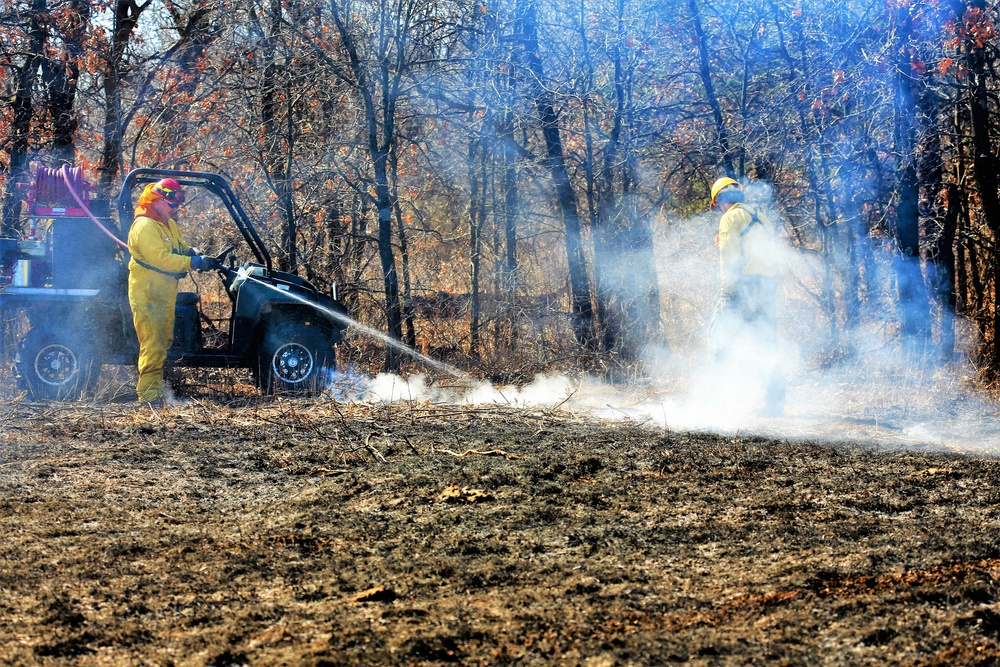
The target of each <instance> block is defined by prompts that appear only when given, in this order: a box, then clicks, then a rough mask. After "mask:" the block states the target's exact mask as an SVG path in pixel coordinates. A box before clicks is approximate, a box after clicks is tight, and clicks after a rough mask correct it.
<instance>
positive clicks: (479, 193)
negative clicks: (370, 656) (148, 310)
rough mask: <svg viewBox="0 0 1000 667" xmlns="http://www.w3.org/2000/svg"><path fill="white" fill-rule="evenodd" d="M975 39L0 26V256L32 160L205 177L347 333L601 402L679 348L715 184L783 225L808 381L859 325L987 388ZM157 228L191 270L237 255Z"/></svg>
mask: <svg viewBox="0 0 1000 667" xmlns="http://www.w3.org/2000/svg"><path fill="white" fill-rule="evenodd" d="M997 18H998V5H997V3H996V2H995V1H992V0H940V1H937V0H934V1H909V0H846V1H845V2H838V3H833V2H827V1H817V0H803V1H802V2H799V1H798V0H792V1H788V0H752V1H750V2H739V1H736V2H731V3H721V2H717V1H715V0H712V1H709V0H655V1H650V0H646V1H643V2H634V1H632V0H576V1H575V2H568V1H567V2H563V1H562V0H549V1H537V0H497V1H496V2H475V1H469V0H443V1H442V0H433V1H427V0H365V1H359V2H352V1H350V0H329V1H327V2H320V3H313V2H310V1H309V0H296V1H295V2H291V1H289V0H268V1H265V2H255V1H252V0H247V1H243V0H234V1H228V0H227V1H221V0H195V1H193V2H164V1H163V0H145V1H144V2H137V1H135V0H120V1H118V2H111V3H108V2H88V1H87V0H3V1H2V2H0V35H2V43H0V89H2V95H0V187H2V189H3V219H2V224H3V229H2V235H3V236H20V235H22V234H24V233H26V231H27V230H24V229H21V226H22V223H21V219H20V207H21V197H22V195H23V186H24V184H27V183H29V182H30V180H31V169H32V168H33V167H34V166H37V165H47V166H59V165H60V164H71V165H78V166H81V167H83V168H84V169H85V171H86V173H87V175H88V177H89V178H91V180H93V181H94V182H95V183H96V184H97V196H103V197H114V196H116V195H117V191H118V185H119V184H120V182H121V179H122V178H123V177H124V174H125V173H126V172H127V171H128V170H130V169H132V168H136V167H151V166H161V167H167V168H177V169H191V170H199V171H211V172H218V173H221V174H223V175H225V176H226V177H227V178H229V179H231V180H232V181H233V183H234V185H235V187H236V189H237V192H238V193H239V194H240V196H241V198H242V199H243V200H244V203H245V205H247V208H248V209H249V210H250V211H251V214H252V216H253V217H254V218H255V219H257V220H259V221H260V225H261V230H262V235H263V236H264V237H265V241H266V242H267V243H268V245H269V247H271V248H272V249H274V251H275V258H276V264H277V265H278V267H279V268H281V269H283V270H286V271H292V272H296V273H298V274H300V275H302V276H304V277H306V278H308V279H309V280H311V281H312V282H314V283H315V284H316V285H317V286H318V287H320V288H321V289H324V290H326V289H328V288H329V287H330V285H332V284H333V283H336V284H337V285H338V287H339V294H340V296H341V299H342V300H343V301H344V302H345V304H346V305H347V306H348V308H349V309H350V312H351V313H352V315H353V316H354V317H356V318H357V319H359V320H360V321H362V322H365V323H367V324H370V325H372V326H374V327H376V328H379V329H381V330H383V331H387V332H388V334H389V335H390V336H392V337H394V338H397V339H399V340H402V341H404V342H405V343H407V344H409V345H411V346H414V347H416V348H418V349H421V350H423V351H424V352H427V353H429V354H431V355H433V356H436V357H439V358H446V359H448V360H450V361H453V362H460V364H461V365H463V366H465V367H471V368H476V369H477V370H478V371H479V372H481V373H482V374H483V375H485V376H487V377H490V378H491V379H503V380H509V379H517V378H521V377H526V376H529V375H530V373H532V372H537V371H539V370H545V369H552V368H555V367H559V366H560V365H563V366H568V365H572V366H573V367H574V368H580V367H584V368H587V369H589V370H598V371H604V372H606V373H609V374H611V375H618V374H620V372H621V371H623V370H626V371H627V370H630V369H632V368H634V367H635V364H634V362H635V361H637V360H638V359H640V358H642V357H644V356H646V355H648V353H649V351H650V350H651V349H656V350H664V349H666V350H670V349H677V348H683V347H685V346H697V344H698V343H696V342H694V341H695V339H697V340H701V335H700V333H699V332H702V331H703V328H704V325H705V323H706V322H707V319H708V318H709V317H710V315H711V304H712V301H713V299H714V282H715V280H716V277H715V273H716V272H717V268H716V266H715V264H714V262H715V261H716V260H715V257H714V253H715V249H714V247H713V246H712V238H713V237H714V233H715V226H716V225H717V217H715V216H712V215H710V214H709V213H708V211H707V209H708V190H709V187H710V184H711V182H712V181H713V180H714V179H715V178H717V177H719V176H723V175H729V176H732V177H736V178H739V179H742V180H744V182H745V183H746V184H747V191H748V194H749V196H750V199H751V200H752V201H753V202H754V203H756V204H757V205H758V206H761V207H762V209H764V210H767V211H768V213H769V214H770V215H771V216H772V217H773V218H774V219H775V220H776V221H779V223H780V228H781V233H782V236H783V238H786V239H787V241H788V247H789V248H790V250H791V253H790V254H789V256H790V257H794V258H795V259H794V262H790V263H794V264H795V266H796V267H797V268H796V269H795V270H793V271H790V276H791V279H790V280H788V281H786V284H787V285H788V286H789V287H788V288H787V290H794V291H795V294H796V295H797V296H796V299H797V300H793V299H791V298H790V297H788V296H787V294H788V292H787V291H786V301H785V305H784V308H785V312H786V313H788V314H794V313H800V314H801V312H804V310H805V308H798V307H797V306H796V305H795V304H796V303H799V304H808V306H809V312H810V313H812V315H811V316H810V318H807V319H803V318H802V317H798V318H796V319H795V321H796V322H797V324H796V326H797V328H798V334H800V335H799V336H798V338H799V340H801V338H802V336H801V334H804V333H805V332H808V334H809V338H810V341H811V342H810V344H809V350H808V353H809V355H811V358H812V360H813V361H814V362H816V363H819V364H834V363H837V362H838V360H841V359H847V358H850V357H852V356H854V355H855V354H857V350H856V349H854V347H855V346H856V345H857V343H856V341H857V340H858V338H855V337H853V336H852V335H851V332H854V331H858V330H866V331H873V332H875V333H876V334H877V336H878V337H879V340H880V341H882V343H880V344H886V345H892V346H895V347H897V348H898V349H900V350H902V351H904V352H907V353H912V354H913V355H915V356H917V357H920V358H923V359H934V360H943V361H945V362H948V361H951V360H954V359H955V358H957V357H959V356H962V357H963V358H964V357H966V356H967V357H968V358H971V359H972V360H973V361H974V363H975V364H976V367H977V369H978V370H979V371H980V373H981V377H983V378H985V379H986V380H992V379H994V378H995V377H996V375H997V374H998V372H1000V333H998V332H1000V308H998V307H997V304H998V302H1000V299H998V290H1000V247H998V239H1000V178H998V173H1000V163H998V148H997V145H998V142H1000V123H998V119H1000V108H998V97H997V92H998V73H997V64H998V51H997V45H998V43H997V38H996V22H997ZM19 188H20V189H19ZM182 227H184V228H185V229H187V230H189V231H188V232H187V233H188V235H189V236H190V237H191V238H189V241H191V242H192V243H193V244H194V245H198V246H199V247H201V248H203V250H205V251H206V252H210V251H218V250H221V249H222V248H223V247H225V246H226V245H227V239H228V238H229V237H231V236H233V235H234V234H235V230H234V229H232V228H230V226H229V225H228V224H227V223H224V222H221V221H220V220H219V219H217V218H213V217H211V216H206V215H198V214H194V213H192V214H191V215H190V216H189V217H187V218H184V219H182ZM696 258H699V259H698V260H697V261H696ZM701 258H703V259H705V261H704V262H702V261H701ZM790 319H791V318H790ZM786 335H790V336H792V337H793V338H794V337H795V336H796V331H794V330H793V331H786ZM966 353H968V354H966ZM349 354H350V355H353V356H354V358H355V359H367V360H368V361H372V360H374V359H375V355H376V354H377V355H383V354H384V356H379V361H378V363H379V364H380V365H381V366H383V367H384V368H385V369H386V370H393V371H395V370H399V369H400V367H401V364H402V363H403V361H404V360H403V359H402V358H401V357H400V356H399V355H398V354H397V353H395V352H393V350H392V349H391V348H389V349H387V350H384V351H383V350H381V348H377V347H375V346H370V345H369V344H368V343H367V342H366V341H364V340H355V341H353V343H352V347H351V350H350V351H349Z"/></svg>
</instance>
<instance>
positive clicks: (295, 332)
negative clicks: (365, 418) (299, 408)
mask: <svg viewBox="0 0 1000 667" xmlns="http://www.w3.org/2000/svg"><path fill="white" fill-rule="evenodd" d="M335 368H336V360H335V358H334V355H333V349H332V347H331V345H330V341H329V339H328V338H327V337H326V336H324V335H322V334H321V333H320V332H319V331H316V330H315V329H311V328H309V327H306V326H303V325H298V326H286V327H280V328H278V329H275V330H270V331H268V332H267V334H266V335H265V336H264V340H263V344H262V345H261V348H260V354H259V356H258V363H257V368H256V373H255V374H256V376H257V384H258V385H259V386H260V388H261V391H263V392H264V393H265V394H275V393H290V394H297V395H305V396H309V395H315V394H319V393H322V391H323V390H324V389H325V388H326V386H327V384H328V382H329V375H330V372H331V371H332V370H334V369H335Z"/></svg>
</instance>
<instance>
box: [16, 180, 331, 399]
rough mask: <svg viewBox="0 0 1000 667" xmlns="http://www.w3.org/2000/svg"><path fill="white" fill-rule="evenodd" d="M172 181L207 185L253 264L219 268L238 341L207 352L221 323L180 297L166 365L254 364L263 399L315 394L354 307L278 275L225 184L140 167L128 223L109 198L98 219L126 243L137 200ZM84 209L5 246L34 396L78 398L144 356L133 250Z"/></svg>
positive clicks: (23, 363)
mask: <svg viewBox="0 0 1000 667" xmlns="http://www.w3.org/2000/svg"><path fill="white" fill-rule="evenodd" d="M167 177H169V178H174V179H176V180H177V181H178V182H180V184H181V185H182V186H183V187H184V188H185V189H186V190H187V191H188V192H191V191H192V190H194V189H202V190H204V191H207V192H209V193H211V194H212V195H214V196H215V197H217V198H218V200H219V201H220V202H221V203H222V204H223V205H224V206H225V207H226V209H227V210H228V211H229V214H230V216H231V217H232V219H233V221H234V222H235V223H236V227H237V229H238V230H239V231H240V234H241V236H242V237H243V239H244V241H245V242H246V245H247V248H248V249H249V251H250V253H251V254H252V256H253V259H254V260H255V261H250V262H247V263H245V264H243V265H242V266H239V267H237V266H235V264H234V262H232V261H230V263H229V266H224V267H223V268H221V269H220V270H219V275H220V278H221V279H222V281H223V284H224V286H225V290H226V294H227V295H228V297H229V300H230V302H231V314H230V317H229V327H228V336H227V339H226V340H225V342H223V343H222V344H221V345H220V344H219V343H218V342H216V343H215V346H214V347H210V346H208V345H206V344H205V340H206V336H205V329H206V327H211V326H214V325H213V324H212V323H211V322H210V321H207V320H206V318H204V317H203V316H202V313H201V310H200V307H199V295H198V294H195V293H192V292H180V293H179V294H178V295H177V305H176V310H175V324H174V341H173V345H172V347H171V348H170V350H169V353H168V362H167V363H168V365H174V366H182V367H230V368H236V367H245V368H250V369H251V370H252V371H253V373H254V376H255V378H256V379H257V382H258V384H259V385H260V387H261V389H262V390H264V391H276V390H288V391H301V392H312V391H315V390H316V389H317V388H318V387H319V386H321V385H322V382H323V379H324V377H323V376H324V375H325V374H327V373H328V372H329V371H330V370H332V369H333V368H334V366H335V363H334V354H333V346H334V345H335V344H336V343H337V342H338V341H339V340H340V339H341V337H342V335H343V332H344V330H345V329H346V328H347V318H346V315H347V311H346V310H345V309H344V307H343V306H342V305H341V304H340V303H339V302H338V301H337V300H336V298H335V297H334V295H327V294H323V293H321V292H319V291H318V290H317V289H316V288H315V287H314V286H313V285H312V284H310V283H309V282H308V281H306V280H304V279H303V278H301V277H299V276H296V275H293V274H289V273H284V272H280V271H275V270H274V269H273V267H272V264H271V256H270V254H269V253H268V252H267V249H266V248H265V247H264V244H263V243H262V242H261V239H260V237H259V236H258V235H257V232H256V230H255V229H254V227H253V225H252V224H251V222H250V219H249V218H248V217H247V215H246V212H245V211H244V209H243V207H242V206H241V205H240V203H239V201H238V200H237V199H236V197H235V195H234V194H233V191H232V189H231V188H230V186H229V183H228V182H227V181H226V180H225V179H223V178H222V177H220V176H218V175H216V174H210V173H204V172H189V171H174V170H162V169H138V170H135V171H133V172H131V173H130V174H129V175H128V176H127V177H126V179H125V183H124V185H123V187H122V191H121V193H120V195H119V197H118V201H117V208H118V220H119V222H120V224H119V225H117V226H116V225H115V224H114V222H113V221H112V219H111V218H110V216H108V213H109V211H108V208H109V207H108V204H107V202H100V201H93V202H91V203H90V205H89V209H90V212H91V213H92V214H95V215H96V218H97V221H98V222H100V223H101V225H103V227H105V228H106V229H107V230H111V233H113V234H114V236H116V237H117V238H118V239H119V240H120V241H122V242H125V241H126V240H127V238H128V232H129V229H130V227H131V224H132V218H133V202H132V197H133V192H134V191H136V190H137V189H139V188H140V186H145V185H146V184H147V183H151V182H155V181H158V180H160V179H162V178H167ZM39 210H40V211H41V212H40V213H39ZM81 213H86V211H82V210H81V209H73V208H72V207H69V208H64V209H53V208H52V207H45V208H40V207H36V208H35V210H32V209H31V207H29V213H28V217H32V216H34V217H35V218H42V217H44V218H46V219H48V220H50V222H49V224H48V226H47V228H46V230H45V233H44V237H43V238H37V239H31V238H29V239H0V260H2V264H3V266H7V267H9V270H8V271H7V273H8V276H9V279H8V281H7V282H9V283H10V284H5V285H3V286H2V287H0V316H3V317H4V318H5V320H9V319H10V318H11V317H12V315H14V314H15V313H17V312H21V313H23V314H24V315H25V316H26V317H27V320H28V323H29V328H28V331H27V333H26V334H25V335H24V336H23V337H22V338H21V340H20V341H19V342H18V353H17V360H16V373H17V375H18V378H19V380H20V381H21V382H22V384H23V386H24V388H25V389H27V390H28V391H29V393H30V394H31V395H32V396H33V397H35V398H44V399H61V398H70V397H74V396H77V395H79V394H80V393H81V392H85V391H88V390H90V389H92V388H93V387H94V385H95V383H96V380H97V376H98V373H99V370H100V366H101V365H103V364H117V365H123V364H133V365H134V364H135V363H136V362H137V359H138V355H139V344H138V339H137V336H136V332H135V328H134V326H133V324H132V312H131V309H130V307H129V302H128V260H129V257H128V253H127V252H125V251H123V250H122V249H121V245H120V244H119V243H117V242H116V241H115V239H114V238H113V237H112V236H111V235H109V234H107V233H106V232H105V231H103V230H102V229H101V227H99V226H98V225H97V224H95V222H94V220H91V219H90V218H89V217H87V216H86V215H81ZM31 227H32V229H34V228H35V225H31ZM39 236H41V235H39ZM229 250H232V249H231V248H230V249H229ZM229 250H227V251H226V252H225V253H223V255H225V254H227V253H228V252H229ZM19 272H20V274H22V275H20V276H19ZM209 338H213V339H215V338H217V337H214V336H212V337H209Z"/></svg>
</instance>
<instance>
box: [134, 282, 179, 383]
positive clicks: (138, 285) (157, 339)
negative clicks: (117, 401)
mask: <svg viewBox="0 0 1000 667" xmlns="http://www.w3.org/2000/svg"><path fill="white" fill-rule="evenodd" d="M128 302H129V305H130V306H132V321H133V322H134V323H135V333H136V334H137V335H138V336H139V383H138V385H136V388H135V391H136V393H137V394H138V395H139V400H140V401H155V400H157V399H159V398H162V397H164V396H165V395H166V388H165V387H164V384H163V366H164V364H165V363H166V362H167V350H169V349H170V346H171V345H172V344H173V342H174V307H175V305H176V303H177V279H176V278H172V277H170V276H165V275H163V274H162V273H157V272H155V271H150V270H149V269H144V268H142V267H136V268H133V269H131V270H130V271H129V276H128Z"/></svg>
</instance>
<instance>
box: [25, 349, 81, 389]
mask: <svg viewBox="0 0 1000 667" xmlns="http://www.w3.org/2000/svg"><path fill="white" fill-rule="evenodd" d="M79 370H80V360H79V359H78V358H77V356H76V354H75V353H74V352H73V350H72V349H70V348H68V347H66V346H65V345H59V344H53V345H46V346H45V347H43V348H42V349H41V350H39V351H38V354H36V355H35V375H36V376H37V377H38V379H39V380H41V381H42V382H44V383H45V384H47V385H50V386H52V387H61V386H62V385H64V384H66V383H67V382H69V381H70V380H72V379H73V376H74V375H76V373H77V372H78V371H79Z"/></svg>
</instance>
